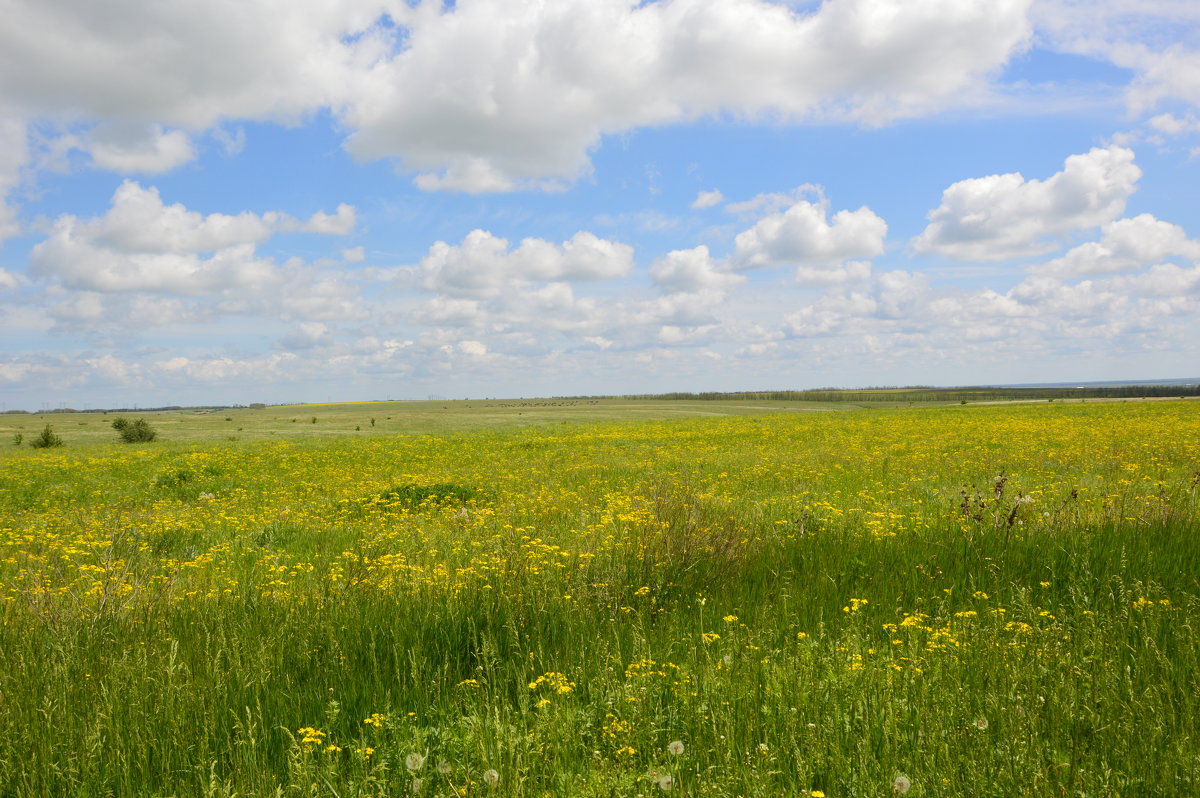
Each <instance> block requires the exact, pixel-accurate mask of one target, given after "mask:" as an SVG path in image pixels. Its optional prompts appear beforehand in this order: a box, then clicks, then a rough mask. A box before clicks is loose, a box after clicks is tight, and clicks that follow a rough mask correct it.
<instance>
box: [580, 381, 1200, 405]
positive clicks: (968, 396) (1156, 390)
mask: <svg viewBox="0 0 1200 798" xmlns="http://www.w3.org/2000/svg"><path fill="white" fill-rule="evenodd" d="M1183 396H1200V384H1193V385H1172V384H1148V385H1085V386H1080V387H1075V388H1071V387H1028V388H999V387H995V386H977V387H976V386H972V387H959V388H932V387H927V386H919V385H918V386H908V387H903V388H886V387H880V388H856V389H841V388H816V389H813V390H806V391H706V392H701V393H690V392H679V391H677V392H672V393H658V394H625V395H621V396H599V397H594V396H586V397H558V398H564V399H634V400H647V399H655V400H662V401H671V400H680V401H684V400H687V401H737V400H743V401H746V400H749V401H791V402H984V401H1003V400H1006V399H1141V398H1149V397H1183Z"/></svg>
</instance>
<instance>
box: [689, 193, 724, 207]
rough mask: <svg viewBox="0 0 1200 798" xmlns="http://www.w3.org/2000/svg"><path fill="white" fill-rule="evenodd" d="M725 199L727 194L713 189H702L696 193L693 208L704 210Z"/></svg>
mask: <svg viewBox="0 0 1200 798" xmlns="http://www.w3.org/2000/svg"><path fill="white" fill-rule="evenodd" d="M724 199H725V195H724V194H722V193H721V192H720V191H717V190H716V189H713V190H712V191H701V192H700V193H699V194H697V195H696V199H695V200H693V201H692V210H696V211H699V210H704V209H705V208H711V207H713V206H714V205H720V204H721V202H722V201H723V200H724Z"/></svg>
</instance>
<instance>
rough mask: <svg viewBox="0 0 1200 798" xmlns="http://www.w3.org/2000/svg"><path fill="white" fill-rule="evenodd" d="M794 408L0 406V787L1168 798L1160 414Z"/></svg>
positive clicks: (1196, 503)
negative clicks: (127, 436) (55, 440)
mask: <svg viewBox="0 0 1200 798" xmlns="http://www.w3.org/2000/svg"><path fill="white" fill-rule="evenodd" d="M813 407H814V405H812V404H811V403H799V402H793V403H787V402H767V401H764V402H750V401H743V402H713V401H705V402H699V401H697V402H655V401H649V400H648V401H631V400H605V401H589V400H573V401H572V400H564V401H557V402H556V401H554V400H546V401H539V400H530V401H525V402H519V401H514V402H482V401H481V402H466V403H458V402H456V403H371V404H355V405H323V406H302V407H300V406H298V407H268V408H260V409H255V410H250V409H238V410H229V411H214V412H210V413H195V412H189V411H176V412H172V413H154V414H141V415H143V416H144V417H145V418H146V419H147V420H148V421H150V422H151V424H152V425H153V426H154V427H155V428H156V429H157V430H158V432H159V437H160V439H159V440H157V441H155V442H153V443H148V444H123V443H119V442H117V436H116V432H115V431H114V430H113V429H112V427H111V424H112V421H113V420H114V418H115V415H113V414H110V415H109V416H104V415H102V414H48V415H46V416H45V417H39V416H36V415H3V416H0V435H3V436H4V439H6V440H0V443H3V444H5V445H3V447H0V619H2V625H0V795H5V796H8V795H12V796H41V795H63V796H106V795H113V796H124V795H137V796H161V797H163V798H165V796H180V798H182V797H183V796H195V795H205V796H227V797H232V796H235V795H237V796H272V795H279V796H318V795H319V796H338V798H348V796H385V795H386V796H394V795H412V794H420V795H430V796H434V795H442V796H460V795H489V796H491V795H495V796H499V795H506V796H530V795H533V796H541V795H551V796H560V795H561V796H610V795H617V796H625V795H629V796H634V795H639V794H640V795H643V796H649V795H655V794H660V793H663V792H671V793H678V794H680V795H688V796H692V795H695V796H699V795H705V796H735V795H743V796H759V795H762V796H767V795H772V796H777V795H802V796H803V795H811V796H821V795H824V796H827V797H828V798H834V797H835V796H890V795H894V794H897V793H904V792H907V793H908V794H911V795H924V796H933V795H937V796H943V795H944V796H952V795H954V796H957V795H972V796H992V795H996V796H1001V795H1005V796H1007V795H1031V796H1134V795H1137V796H1146V795H1163V796H1185V795H1195V794H1200V737H1198V735H1200V724H1198V723H1197V720H1196V719H1197V718H1198V717H1200V636H1198V635H1197V631H1198V630H1200V581H1198V580H1200V576H1198V575H1200V540H1198V538H1197V534H1196V533H1197V531H1198V530H1200V404H1198V403H1197V402H1196V401H1195V400H1187V401H1159V402H1114V403H1098V402H1088V403H1069V404H1066V403H1062V402H1058V403H1048V402H1043V403H1040V404H1030V405H1000V406H988V407H984V406H959V405H953V406H944V407H916V408H894V409H888V410H880V409H861V408H853V407H851V406H848V405H847V404H844V403H843V404H840V405H838V406H837V409H838V410H845V411H846V412H800V411H801V410H803V409H806V408H813ZM815 407H818V408H819V407H821V406H815ZM137 415H138V414H128V417H129V418H131V419H132V418H135V417H137ZM46 423H50V424H52V425H53V428H54V431H55V432H56V433H58V434H60V435H61V436H62V438H63V439H64V441H65V444H66V445H65V446H63V447H61V448H53V449H40V450H34V449H31V448H30V447H29V441H30V440H32V439H33V438H34V437H36V435H37V434H38V433H39V432H40V431H41V430H42V429H43V428H44V426H45V424H46ZM17 434H20V435H21V436H22V438H23V440H22V444H21V445H19V446H15V445H12V442H13V438H14V436H15V435H17Z"/></svg>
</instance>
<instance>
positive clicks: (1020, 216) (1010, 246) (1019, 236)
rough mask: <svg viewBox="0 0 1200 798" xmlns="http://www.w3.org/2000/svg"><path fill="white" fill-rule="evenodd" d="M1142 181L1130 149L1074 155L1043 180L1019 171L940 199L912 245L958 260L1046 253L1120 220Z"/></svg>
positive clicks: (965, 184)
mask: <svg viewBox="0 0 1200 798" xmlns="http://www.w3.org/2000/svg"><path fill="white" fill-rule="evenodd" d="M1141 176H1142V170H1141V169H1139V168H1138V167H1137V166H1136V165H1135V164H1134V163H1133V151H1132V150H1129V149H1126V148H1124V147H1115V146H1114V147H1108V148H1107V149H1099V148H1096V149H1093V150H1091V151H1090V152H1087V153H1084V154H1082V155H1072V156H1070V157H1069V158H1067V159H1066V163H1065V166H1064V168H1063V171H1061V172H1058V173H1056V174H1054V175H1052V176H1051V177H1049V178H1047V179H1046V180H1026V179H1025V178H1024V177H1022V176H1021V175H1020V174H1019V173H1010V174H1004V175H990V176H988V177H977V178H971V179H968V180H962V181H959V182H958V183H955V184H953V185H952V186H950V187H949V188H947V189H946V190H945V191H944V192H943V193H942V204H941V205H940V206H939V207H938V208H937V209H935V210H933V211H931V212H930V213H929V216H928V218H929V226H928V227H926V228H925V230H924V232H922V233H921V235H919V236H918V237H917V238H915V239H914V240H913V246H914V247H915V248H916V250H917V251H918V252H925V253H937V254H940V255H943V256H945V257H948V258H955V259H961V260H1006V259H1008V258H1015V257H1021V256H1025V255H1032V254H1037V253H1040V252H1047V251H1049V250H1052V249H1054V248H1055V247H1056V246H1057V243H1056V240H1057V239H1058V238H1060V237H1062V236H1064V235H1066V234H1068V233H1071V232H1074V231H1076V230H1081V229H1086V228H1089V227H1095V226H1098V225H1102V224H1104V223H1105V222H1108V221H1111V220H1112V219H1115V218H1116V217H1117V216H1119V215H1120V214H1121V212H1122V211H1124V209H1125V201H1126V200H1127V199H1128V198H1129V196H1130V195H1131V194H1132V193H1133V192H1134V190H1135V188H1136V184H1137V181H1138V179H1139V178H1140V177H1141Z"/></svg>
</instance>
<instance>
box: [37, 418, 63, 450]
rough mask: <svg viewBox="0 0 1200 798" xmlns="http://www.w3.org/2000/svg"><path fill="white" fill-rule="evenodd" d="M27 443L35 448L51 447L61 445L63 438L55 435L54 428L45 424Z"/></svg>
mask: <svg viewBox="0 0 1200 798" xmlns="http://www.w3.org/2000/svg"><path fill="white" fill-rule="evenodd" d="M29 445H30V446H32V447H33V448H35V449H53V448H55V447H56V446H62V445H63V439H62V438H60V437H59V436H58V435H55V434H54V430H53V429H51V428H50V425H49V424H47V425H46V428H45V429H43V430H42V432H41V434H40V435H38V436H37V437H36V438H34V439H33V441H32V442H30V444H29Z"/></svg>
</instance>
